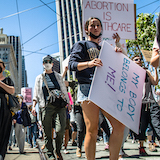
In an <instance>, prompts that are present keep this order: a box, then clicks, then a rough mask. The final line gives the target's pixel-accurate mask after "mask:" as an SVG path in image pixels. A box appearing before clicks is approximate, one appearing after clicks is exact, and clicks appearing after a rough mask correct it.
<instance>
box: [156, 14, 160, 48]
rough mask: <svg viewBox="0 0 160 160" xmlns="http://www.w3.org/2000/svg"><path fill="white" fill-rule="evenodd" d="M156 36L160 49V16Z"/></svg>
mask: <svg viewBox="0 0 160 160" xmlns="http://www.w3.org/2000/svg"><path fill="white" fill-rule="evenodd" d="M156 36H157V42H158V45H159V48H160V14H159V16H158V23H157V32H156Z"/></svg>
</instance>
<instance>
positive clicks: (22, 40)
mask: <svg viewBox="0 0 160 160" xmlns="http://www.w3.org/2000/svg"><path fill="white" fill-rule="evenodd" d="M16 7H17V12H19V8H18V1H17V0H16ZM18 24H19V31H20V39H21V41H22V43H23V39H22V30H21V22H20V16H19V14H18ZM20 46H21V43H20ZM21 47H22V46H21ZM22 55H23V53H22Z"/></svg>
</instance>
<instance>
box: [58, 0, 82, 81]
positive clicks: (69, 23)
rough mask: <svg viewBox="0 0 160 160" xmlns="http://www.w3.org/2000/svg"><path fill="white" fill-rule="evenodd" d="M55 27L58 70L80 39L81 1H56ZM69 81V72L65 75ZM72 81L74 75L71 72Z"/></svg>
mask: <svg viewBox="0 0 160 160" xmlns="http://www.w3.org/2000/svg"><path fill="white" fill-rule="evenodd" d="M56 12H57V25H58V37H59V52H60V70H61V73H62V62H63V60H64V59H65V58H66V57H68V56H69V54H70V49H71V47H72V46H73V44H74V43H75V42H77V41H79V40H82V39H84V38H83V37H82V0H59V1H56ZM67 74H68V75H67V77H68V80H70V72H68V73H67ZM71 74H72V75H73V79H74V78H75V74H74V73H73V72H72V73H71Z"/></svg>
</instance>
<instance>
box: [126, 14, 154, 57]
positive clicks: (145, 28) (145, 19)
mask: <svg viewBox="0 0 160 160" xmlns="http://www.w3.org/2000/svg"><path fill="white" fill-rule="evenodd" d="M136 30H137V34H136V36H137V39H136V40H126V45H127V51H128V54H129V57H130V58H131V57H133V56H134V55H139V56H141V57H143V56H142V53H141V49H143V50H149V51H151V50H152V46H153V42H154V38H155V35H156V24H155V22H154V15H152V14H147V13H145V14H144V13H140V14H139V15H138V16H137V20H136Z"/></svg>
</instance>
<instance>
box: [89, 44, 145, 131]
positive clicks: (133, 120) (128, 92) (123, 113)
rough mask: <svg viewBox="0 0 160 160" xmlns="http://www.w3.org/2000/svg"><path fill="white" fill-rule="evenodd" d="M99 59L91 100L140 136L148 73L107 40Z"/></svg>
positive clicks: (91, 90) (90, 95)
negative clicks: (99, 63)
mask: <svg viewBox="0 0 160 160" xmlns="http://www.w3.org/2000/svg"><path fill="white" fill-rule="evenodd" d="M99 58H100V59H101V60H102V63H103V66H102V67H97V68H96V70H95V74H94V77H93V80H92V84H91V89H90V92H89V99H90V100H91V101H92V102H93V103H95V104H96V105H98V106H99V107H100V108H102V109H103V110H105V111H106V112H107V113H109V114H110V115H112V116H113V117H115V118H116V119H117V120H119V121H120V122H121V123H123V124H124V125H125V126H127V127H128V128H130V129H131V130H133V131H134V132H135V133H138V130H139V120H140V113H141V103H142V90H143V84H144V81H145V76H146V71H145V70H144V69H143V68H142V67H140V66H138V65H137V64H135V63H134V62H133V61H132V60H131V59H129V58H128V57H126V56H125V55H123V54H122V53H120V52H115V51H114V48H113V47H112V46H111V45H110V44H108V43H107V42H105V41H104V42H103V45H102V49H101V52H100V56H99Z"/></svg>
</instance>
